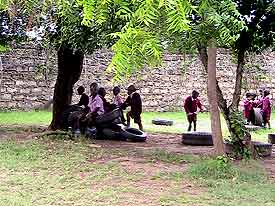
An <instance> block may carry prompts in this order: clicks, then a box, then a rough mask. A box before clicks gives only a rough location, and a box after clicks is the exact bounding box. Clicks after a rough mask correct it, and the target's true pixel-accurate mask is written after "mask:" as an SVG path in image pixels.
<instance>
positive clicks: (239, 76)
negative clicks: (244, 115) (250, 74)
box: [229, 50, 245, 111]
mask: <svg viewBox="0 0 275 206" xmlns="http://www.w3.org/2000/svg"><path fill="white" fill-rule="evenodd" d="M244 59H245V52H244V50H240V51H239V52H238V66H237V69H236V81H235V87H234V88H235V89H234V93H233V98H232V103H231V105H230V107H229V108H230V110H232V111H238V107H239V104H240V96H241V92H242V81H243V72H244V70H243V66H244V63H245V62H244Z"/></svg>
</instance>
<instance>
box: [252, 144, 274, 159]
mask: <svg viewBox="0 0 275 206" xmlns="http://www.w3.org/2000/svg"><path fill="white" fill-rule="evenodd" d="M252 143H253V145H254V148H255V150H256V151H257V153H258V155H259V156H260V157H270V156H271V153H272V144H270V143H264V142H254V141H253V142H252Z"/></svg>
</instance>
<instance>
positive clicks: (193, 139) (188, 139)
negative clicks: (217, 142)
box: [182, 132, 213, 146]
mask: <svg viewBox="0 0 275 206" xmlns="http://www.w3.org/2000/svg"><path fill="white" fill-rule="evenodd" d="M182 143H183V144H186V145H198V146H212V145H213V139H212V134H211V133H209V132H186V133H183V134H182Z"/></svg>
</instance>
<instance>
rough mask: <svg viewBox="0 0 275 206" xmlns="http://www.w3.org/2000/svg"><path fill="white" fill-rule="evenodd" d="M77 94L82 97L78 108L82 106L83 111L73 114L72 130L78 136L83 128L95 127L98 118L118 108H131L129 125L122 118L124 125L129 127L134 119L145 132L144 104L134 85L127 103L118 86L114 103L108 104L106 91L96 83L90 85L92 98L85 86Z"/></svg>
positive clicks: (128, 115)
mask: <svg viewBox="0 0 275 206" xmlns="http://www.w3.org/2000/svg"><path fill="white" fill-rule="evenodd" d="M77 92H78V95H80V96H81V97H80V100H79V103H78V104H77V106H81V107H83V109H82V110H80V111H75V112H73V113H72V114H71V116H70V119H71V121H72V122H73V128H72V129H73V131H74V132H75V133H76V134H77V133H81V128H85V127H86V126H89V127H94V126H95V119H96V117H97V116H99V115H102V114H104V113H107V112H110V111H112V110H114V109H116V108H119V109H121V110H125V109H126V108H127V107H130V111H129V112H127V123H125V119H124V118H122V121H123V124H125V126H127V127H129V126H130V119H131V118H132V119H134V122H135V123H137V124H138V126H139V129H140V130H143V126H142V123H141V112H142V102H141V97H140V95H139V93H137V89H136V87H135V86H134V85H130V86H129V87H128V88H127V93H128V97H127V99H126V100H125V101H123V98H122V97H121V96H120V88H119V87H118V86H115V87H114V88H113V99H112V102H108V101H107V100H106V99H105V96H106V90H105V89H104V88H103V87H99V86H98V84H97V83H95V82H94V83H92V84H91V85H90V97H89V96H88V95H87V94H86V93H85V89H84V87H83V86H80V87H78V89H77Z"/></svg>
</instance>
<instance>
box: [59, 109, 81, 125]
mask: <svg viewBox="0 0 275 206" xmlns="http://www.w3.org/2000/svg"><path fill="white" fill-rule="evenodd" d="M82 109H83V108H82V107H79V106H77V105H71V106H69V107H68V108H67V109H66V110H65V111H64V112H62V114H61V121H62V122H63V124H64V126H65V129H67V128H68V127H69V126H71V119H69V116H70V114H72V113H73V112H75V111H81V110H82Z"/></svg>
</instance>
